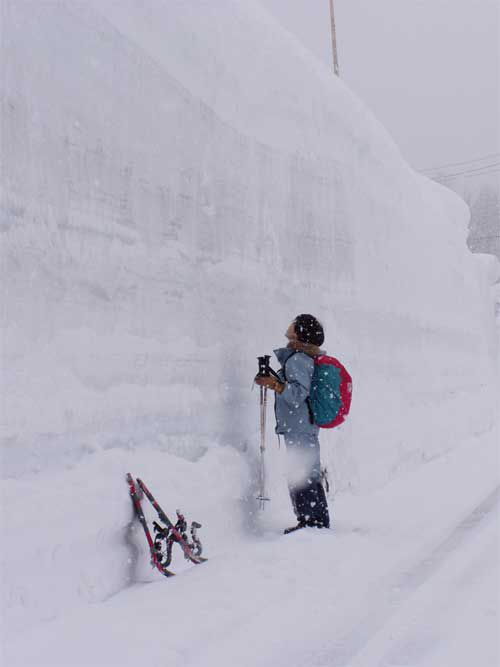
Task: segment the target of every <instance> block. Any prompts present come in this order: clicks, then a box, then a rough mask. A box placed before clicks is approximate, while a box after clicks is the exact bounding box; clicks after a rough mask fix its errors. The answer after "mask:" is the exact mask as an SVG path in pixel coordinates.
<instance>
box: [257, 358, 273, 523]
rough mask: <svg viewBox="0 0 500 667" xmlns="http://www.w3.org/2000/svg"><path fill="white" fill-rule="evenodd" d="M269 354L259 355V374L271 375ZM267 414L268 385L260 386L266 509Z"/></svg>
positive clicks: (262, 493) (262, 497) (262, 494)
mask: <svg viewBox="0 0 500 667" xmlns="http://www.w3.org/2000/svg"><path fill="white" fill-rule="evenodd" d="M270 358H271V357H270V356H269V355H265V356H264V357H258V360H259V375H260V376H261V377H267V376H268V375H269V360H270ZM266 414H267V387H260V475H259V486H260V490H259V495H258V496H257V500H259V501H260V509H262V510H263V509H264V507H265V506H266V501H268V500H270V499H269V498H268V497H267V493H266V461H265V455H266Z"/></svg>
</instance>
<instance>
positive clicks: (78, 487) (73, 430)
mask: <svg viewBox="0 0 500 667" xmlns="http://www.w3.org/2000/svg"><path fill="white" fill-rule="evenodd" d="M1 61H2V77H1V79H2V83H1V85H2V90H1V101H2V204H1V211H2V213H1V229H2V260H3V261H2V290H3V294H2V303H3V309H2V310H3V313H2V315H3V326H4V329H3V337H2V348H3V349H2V351H3V362H4V363H3V365H4V368H3V379H2V383H3V400H2V402H3V409H2V443H3V446H2V474H3V477H4V486H3V494H4V498H5V502H6V505H5V506H6V507H8V508H9V510H12V511H10V516H11V517H13V518H11V519H9V521H10V522H11V523H8V526H7V527H6V528H5V529H4V532H5V531H7V532H8V531H10V532H8V534H9V535H10V537H11V538H14V539H13V541H14V542H15V541H17V539H18V538H19V537H20V536H22V535H23V532H22V531H23V530H24V531H32V532H31V533H30V534H31V535H32V536H33V535H35V536H36V538H35V539H36V540H37V541H38V551H37V554H38V556H37V559H38V560H37V572H36V577H35V574H33V580H32V581H29V584H28V583H27V580H26V576H27V575H26V573H27V570H28V568H29V565H30V564H31V563H32V562H33V561H32V556H33V554H30V553H26V554H24V553H23V554H19V550H18V549H15V551H14V550H13V551H12V552H10V555H9V551H8V550H7V555H6V556H5V557H4V560H5V559H6V563H4V565H5V567H4V572H7V573H8V576H7V577H6V581H5V582H4V583H5V585H6V590H7V597H6V599H7V605H6V608H7V610H8V613H12V614H13V615H14V616H15V617H16V619H17V621H18V622H19V623H22V622H24V621H23V619H25V618H26V617H27V616H28V615H30V614H31V616H32V617H33V618H42V617H43V618H49V617H51V615H52V616H53V615H54V614H57V613H58V611H60V610H61V609H63V608H64V607H65V606H68V605H69V604H73V603H75V601H76V600H79V599H80V598H83V599H85V600H99V599H103V598H104V597H105V596H106V595H109V594H110V593H112V592H114V591H116V590H118V589H119V588H120V586H122V585H123V583H124V581H125V580H126V572H125V571H126V567H127V565H126V563H127V551H126V549H125V547H123V548H122V549H121V550H119V549H118V548H117V546H116V545H117V541H118V538H120V537H123V535H122V532H123V530H125V526H126V522H127V521H128V519H129V517H130V507H129V505H128V501H127V499H126V494H125V489H124V488H123V487H124V484H123V471H124V470H125V469H126V468H127V467H131V465H132V460H134V461H135V462H136V463H137V462H138V461H140V460H142V461H143V462H144V463H143V465H144V466H149V467H150V468H151V471H150V474H151V476H153V477H154V474H155V471H156V474H157V475H158V476H159V475H160V473H159V472H158V471H159V470H161V466H162V461H168V462H169V469H171V470H174V471H175V472H179V471H180V470H181V469H182V471H184V472H185V470H184V468H183V466H187V465H188V464H189V462H194V461H197V462H198V463H196V465H194V466H193V465H192V464H190V466H191V467H190V468H189V470H190V471H191V472H190V473H189V474H190V475H194V476H195V477H196V475H198V478H200V479H201V477H203V475H208V476H211V479H212V480H213V478H214V477H215V478H216V479H217V482H218V485H219V486H220V488H221V489H224V490H221V491H220V494H221V495H220V498H222V497H223V496H224V494H226V495H225V496H224V497H225V498H226V497H227V498H229V497H230V498H232V499H233V500H234V499H235V498H237V497H238V494H239V489H240V487H239V486H238V484H239V483H240V481H239V477H238V474H239V473H238V471H239V470H240V468H245V465H246V463H245V462H248V463H250V464H251V462H252V460H253V458H254V457H255V453H256V449H257V432H258V405H257V401H258V399H257V393H256V392H253V393H252V392H251V384H252V377H253V375H254V373H255V370H256V357H257V355H259V354H264V353H270V352H271V350H272V349H273V348H274V347H277V346H280V345H282V344H284V342H285V340H284V335H283V334H284V332H285V330H286V327H287V325H288V324H289V322H290V321H291V319H292V318H293V317H294V316H295V315H296V314H298V313H300V312H312V313H314V314H316V315H317V316H318V317H319V318H320V319H321V320H322V322H323V323H324V326H325V330H326V342H325V348H326V349H327V351H328V352H329V353H331V354H334V355H336V356H338V357H339V358H340V359H341V360H342V361H344V363H345V364H346V365H347V367H348V368H349V370H350V371H351V374H352V376H353V378H354V398H353V406H352V416H351V418H350V420H349V422H348V423H347V424H346V425H345V426H344V427H343V428H342V429H339V430H337V431H335V432H333V433H324V434H323V436H322V443H323V445H322V448H323V458H324V460H325V462H326V463H327V464H328V465H329V467H330V469H331V473H332V474H333V476H334V478H335V479H334V481H335V487H336V489H337V490H342V489H347V488H348V487H351V488H352V489H354V490H357V491H358V492H363V491H365V490H367V489H370V488H371V487H373V486H377V485H381V484H384V483H385V482H386V481H387V480H388V479H390V478H391V476H393V475H394V474H397V472H398V471H401V470H405V469H408V467H409V466H414V465H417V464H420V463H421V462H425V461H426V460H428V459H429V458H432V457H435V456H439V455H440V454H442V453H443V452H445V451H447V450H449V449H450V448H453V447H455V446H456V445H457V444H459V443H461V442H463V441H464V439H467V438H470V437H471V436H473V435H477V434H480V433H483V432H486V431H491V430H492V429H494V427H495V419H496V417H497V412H498V403H496V400H497V397H496V395H495V392H494V390H493V386H494V382H495V378H494V367H495V363H494V361H493V360H494V359H495V355H497V353H498V350H497V347H496V340H497V339H496V336H495V329H494V317H493V305H492V300H491V288H490V282H491V280H492V278H491V273H492V270H490V269H488V271H489V272H488V271H487V270H486V268H485V267H484V265H483V264H481V263H480V262H478V260H477V259H476V258H475V257H474V256H473V255H471V254H470V252H469V251H468V249H467V246H466V242H465V240H466V234H467V222H468V210H467V208H466V206H465V204H464V203H463V202H462V201H461V200H460V199H459V198H458V197H457V196H456V195H454V194H453V193H451V192H450V191H448V190H446V189H444V188H442V187H440V186H438V185H436V184H435V183H433V182H431V181H429V180H427V179H425V178H423V177H422V176H420V175H418V174H416V173H415V172H413V171H412V170H411V169H410V167H409V166H408V165H407V164H406V163H405V162H404V160H403V159H402V157H401V155H400V153H399V152H398V149H397V147H396V146H395V145H394V143H393V141H392V140H391V138H390V137H389V136H388V135H387V133H386V132H385V130H384V129H383V128H382V127H381V125H380V124H379V123H378V122H377V121H376V120H375V119H374V118H373V116H372V115H371V114H370V112H369V111H368V110H367V109H366V108H365V106H364V105H363V104H362V103H361V102H360V101H359V100H358V99H357V98H356V97H355V96H354V95H353V94H352V93H351V92H350V91H349V90H348V89H347V88H346V86H345V85H344V84H343V82H342V81H341V80H338V79H336V78H335V77H334V76H332V74H331V73H330V72H329V71H328V70H327V69H326V68H325V67H324V66H323V65H322V64H320V63H319V62H317V61H316V60H315V59H314V57H313V56H312V55H311V54H310V53H309V52H307V51H306V50H305V49H304V48H302V47H301V46H300V45H299V44H298V42H297V41H296V40H295V39H294V38H293V37H292V36H291V35H290V34H288V33H287V32H285V31H284V30H283V29H282V28H281V27H280V26H278V25H277V23H275V22H274V20H273V19H272V18H271V17H270V16H269V15H268V14H267V13H265V11H264V10H262V9H261V8H260V7H259V6H258V4H257V3H256V2H251V1H250V0H241V1H230V0H217V1H216V2H201V1H198V2H195V1H193V2H188V1H186V0H182V1H181V0H179V1H177V0H169V1H166V2H160V1H159V0H143V1H142V2H141V3H137V2H135V1H132V0H121V1H120V2H108V1H106V0H95V1H94V0H86V1H85V2H78V1H76V0H72V1H71V2H65V1H63V0H61V1H56V0H54V1H49V2H39V1H33V2H29V1H27V0H26V1H23V2H18V1H11V0H4V2H3V3H2V58H1ZM496 271H497V269H496V268H495V269H494V270H493V273H495V272H496ZM496 277H497V274H496ZM495 279H496V278H495ZM270 414H271V413H270ZM269 431H270V437H271V427H270V429H269ZM229 445H231V446H232V447H221V446H229ZM113 453H114V454H113ZM113 456H115V457H117V458H113ZM134 457H135V458H134ZM146 458H147V461H148V463H146V462H145V461H146ZM118 461H119V463H118ZM207 461H208V463H207ZM237 461H239V463H238V462H237ZM92 462H93V463H92ZM85 466H87V467H85ZM92 466H94V468H92ZM95 468H99V470H100V472H101V476H98V475H95V476H94V477H93V478H91V479H89V478H88V476H87V475H86V473H85V474H84V472H83V471H84V470H85V471H86V472H88V470H94V471H95ZM193 470H197V471H198V472H193ZM200 471H203V472H200ZM200 476H201V477H200ZM163 477H164V474H163ZM229 477H230V478H231V479H229ZM148 479H149V478H148ZM212 485H213V484H212ZM44 486H46V487H48V488H49V489H50V492H49V493H48V494H47V493H46V492H45V491H42V489H43V488H44ZM174 487H175V489H176V492H177V493H178V494H180V495H181V496H182V493H183V489H184V493H185V495H186V499H187V498H188V496H189V494H188V491H192V488H191V486H189V485H188V489H187V490H186V485H185V484H184V486H183V484H182V483H181V482H179V481H177V482H176V484H175V485H174ZM198 488H199V487H198ZM208 488H209V484H208V482H206V489H208ZM241 493H243V489H242V490H241ZM94 494H95V496H96V498H98V499H94ZM20 495H22V497H23V498H26V499H29V503H30V506H31V507H38V508H43V511H44V512H47V511H48V512H49V513H50V515H51V517H52V519H53V520H54V521H57V524H58V525H59V526H62V525H64V527H65V528H64V531H65V538H64V541H63V540H62V539H61V543H60V544H58V545H57V548H56V546H54V545H48V544H45V543H44V540H45V541H47V540H48V539H49V538H48V537H46V536H47V535H50V536H53V535H54V534H55V529H54V530H51V531H50V530H49V531H47V530H44V526H43V522H42V523H40V516H38V518H37V519H35V518H33V517H31V518H30V516H29V512H26V511H24V509H25V508H24V506H23V505H22V503H21V504H19V497H20ZM200 495H201V496H203V493H201V494H200ZM240 495H241V494H240ZM212 496H213V498H212ZM212 496H211V498H212V501H209V500H207V498H206V497H205V498H204V499H203V498H199V499H193V494H192V493H191V496H190V500H191V503H192V504H193V503H194V504H195V506H196V507H198V505H199V506H200V508H201V507H202V505H203V502H205V503H207V502H208V505H209V506H210V502H212V504H213V507H215V506H216V505H217V502H219V501H220V498H219V497H218V496H217V494H216V492H215V491H213V493H212ZM217 498H218V500H217ZM62 501H63V502H62ZM26 503H28V500H26ZM75 503H76V505H75ZM55 507H57V509H54V508H55ZM16 508H17V514H16ZM103 508H106V510H105V511H103ZM54 512H55V514H54ZM75 512H77V516H78V521H77V522H76V523H77V525H76V526H75V525H73V524H74V518H75ZM105 517H106V518H105ZM96 518H98V523H99V525H98V526H96ZM225 520H226V519H221V521H222V522H223V521H225ZM16 522H17V523H16ZM82 525H83V526H84V530H82ZM221 526H222V524H221ZM221 530H222V528H221ZM33 531H34V532H33ZM225 531H226V533H227V522H226V524H225ZM229 534H230V531H229ZM51 539H52V538H51ZM64 544H66V547H65V546H64ZM13 549H14V547H13ZM58 550H59V551H58ZM68 558H70V559H72V563H73V564H74V566H73V567H72V569H71V570H65V569H64V566H63V563H65V562H67V561H68ZM23 559H24V560H23ZM84 561H85V562H84ZM75 564H76V565H75ZM9 568H10V569H9ZM63 570H64V572H65V573H66V574H65V575H64V576H65V580H64V581H63V582H62V583H61V582H60V581H59V583H58V584H57V585H56V583H55V582H56V580H57V577H58V576H59V578H60V577H61V576H62V575H61V572H62V571H63ZM58 572H59V574H58ZM48 599H50V600H51V603H50V604H49V603H48V602H47V600H48ZM49 607H50V610H49V611H48V609H49Z"/></svg>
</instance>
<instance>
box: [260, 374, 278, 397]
mask: <svg viewBox="0 0 500 667" xmlns="http://www.w3.org/2000/svg"><path fill="white" fill-rule="evenodd" d="M254 382H255V384H258V385H259V387H267V389H272V390H273V391H275V392H276V393H277V394H281V392H282V391H283V389H284V388H285V383H284V382H280V381H279V380H277V379H276V378H274V377H272V375H267V376H262V375H256V376H255V379H254Z"/></svg>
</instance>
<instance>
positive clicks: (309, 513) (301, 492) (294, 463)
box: [285, 433, 330, 528]
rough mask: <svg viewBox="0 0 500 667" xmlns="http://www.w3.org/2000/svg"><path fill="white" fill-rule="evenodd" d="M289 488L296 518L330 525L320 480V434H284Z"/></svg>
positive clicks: (326, 525)
mask: <svg viewBox="0 0 500 667" xmlns="http://www.w3.org/2000/svg"><path fill="white" fill-rule="evenodd" d="M285 444H286V449H287V464H288V488H289V490H290V498H291V500H292V505H293V509H294V512H295V515H296V517H297V520H298V521H305V522H310V521H312V522H316V523H319V524H321V525H323V526H325V527H326V528H329V526H330V517H329V514H328V504H327V500H326V495H325V490H324V489H323V485H322V484H321V463H320V453H319V438H318V435H317V434H316V433H298V434H296V435H292V434H291V433H287V434H286V435H285Z"/></svg>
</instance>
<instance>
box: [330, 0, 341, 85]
mask: <svg viewBox="0 0 500 667" xmlns="http://www.w3.org/2000/svg"><path fill="white" fill-rule="evenodd" d="M330 22H331V28H332V54H333V71H334V72H335V74H336V75H337V76H340V73H339V58H338V54H337V32H336V30H335V14H334V12H333V0H330Z"/></svg>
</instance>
